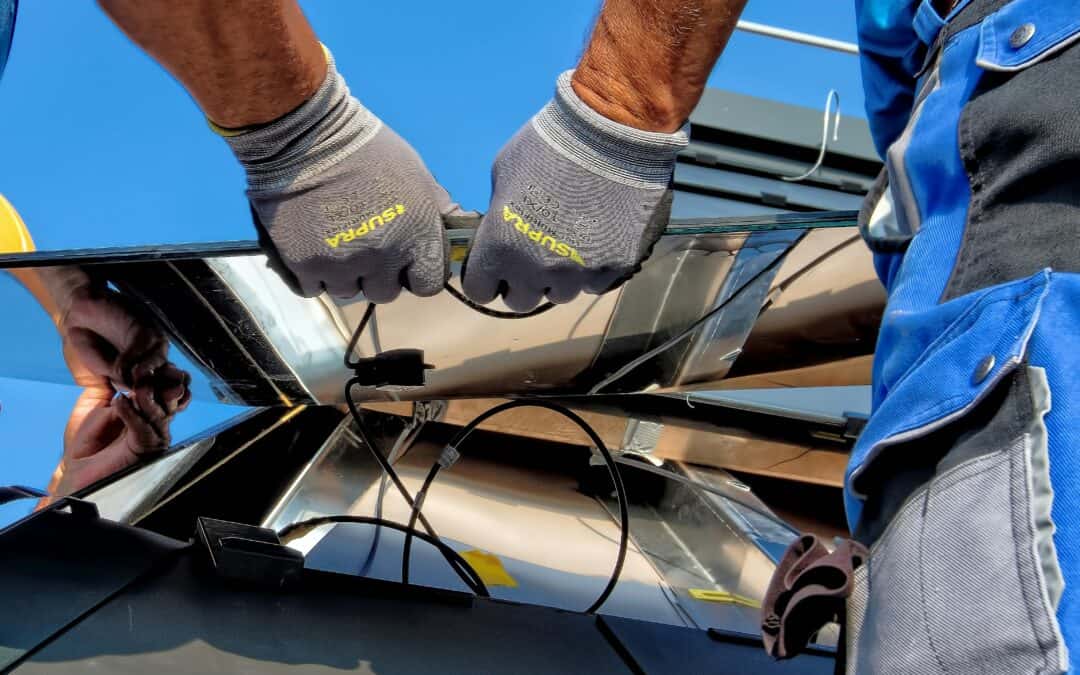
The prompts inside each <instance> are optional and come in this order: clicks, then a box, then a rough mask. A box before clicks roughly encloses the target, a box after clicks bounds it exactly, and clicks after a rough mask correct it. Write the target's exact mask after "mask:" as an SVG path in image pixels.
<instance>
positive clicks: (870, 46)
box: [855, 0, 922, 159]
mask: <svg viewBox="0 0 1080 675" xmlns="http://www.w3.org/2000/svg"><path fill="white" fill-rule="evenodd" d="M917 7H918V2H917V0H855V16H856V21H857V27H858V33H859V58H860V61H861V65H862V79H863V90H864V92H865V98H866V115H867V120H868V121H869V123H870V133H871V134H872V135H873V137H874V147H875V148H877V151H878V154H879V155H880V156H881V157H882V158H883V159H884V157H885V151H886V150H887V149H888V147H889V146H890V145H891V144H892V142H893V141H895V140H896V139H897V137H898V136H899V135H900V134H901V132H903V130H904V126H905V125H906V124H907V122H908V118H909V117H910V115H911V107H912V103H913V102H914V97H915V81H916V75H917V74H918V72H919V69H920V68H921V67H922V58H921V57H922V53H921V52H922V50H921V48H920V45H921V43H920V42H919V37H918V35H917V34H916V33H915V29H914V27H913V22H914V18H915V10H916V9H917Z"/></svg>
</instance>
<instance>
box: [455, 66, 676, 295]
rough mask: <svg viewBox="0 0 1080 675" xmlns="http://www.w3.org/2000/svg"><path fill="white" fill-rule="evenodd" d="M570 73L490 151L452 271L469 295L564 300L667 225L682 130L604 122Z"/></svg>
mask: <svg viewBox="0 0 1080 675" xmlns="http://www.w3.org/2000/svg"><path fill="white" fill-rule="evenodd" d="M571 74H572V73H571V72H566V73H563V74H562V76H561V77H560V78H559V82H558V87H557V89H556V93H555V99H554V100H553V101H551V103H549V104H548V105H547V106H546V107H545V108H544V109H543V110H541V111H540V112H539V113H538V114H537V115H536V116H535V117H533V119H532V120H531V121H530V122H529V123H528V124H526V125H525V126H524V127H523V128H522V129H521V130H520V131H518V133H517V135H515V136H514V138H513V139H511V140H510V142H509V143H508V144H507V145H506V147H504V148H503V149H502V151H501V152H500V153H499V156H498V157H497V158H496V160H495V167H494V169H493V170H492V183H493V195H492V200H491V208H490V209H489V210H488V212H487V214H486V215H485V216H484V219H483V221H482V222H481V224H480V229H479V231H478V232H477V234H476V238H475V240H474V241H473V244H472V249H471V250H470V252H469V257H468V260H467V261H466V266H465V271H464V278H463V279H462V285H463V287H464V289H465V293H466V294H468V296H469V297H470V298H471V299H472V300H474V301H476V302H479V303H488V302H491V301H492V300H493V299H495V297H496V296H497V295H498V294H500V293H502V294H503V297H504V300H505V302H506V304H507V305H508V306H509V307H510V308H511V309H513V310H515V311H519V312H523V311H527V310H529V309H531V308H532V307H535V306H536V305H537V304H539V303H540V302H541V300H542V299H543V298H544V296H545V295H546V296H547V298H548V299H549V300H551V301H552V302H555V303H565V302H570V301H571V300H573V299H574V298H575V297H576V296H577V295H578V294H579V293H580V292H582V291H585V292H586V293H595V294H599V293H604V292H605V291H608V290H610V289H612V288H614V287H615V286H617V285H618V284H619V283H621V282H622V281H625V280H626V279H627V278H629V277H630V276H631V275H632V274H634V272H636V271H637V270H638V269H640V267H641V262H642V260H644V259H645V258H646V257H647V256H648V255H649V254H650V253H651V252H652V247H653V245H654V244H655V243H656V240H657V239H658V238H659V237H660V234H661V233H662V232H663V231H664V228H665V227H666V226H667V221H668V217H669V215H670V213H671V191H670V187H669V186H670V183H671V175H672V172H673V171H674V168H675V156H676V155H677V154H678V152H679V151H680V150H681V149H683V148H684V147H686V145H687V142H688V137H687V133H686V131H685V129H684V130H681V131H678V132H676V133H673V134H666V133H654V132H648V131H641V130H639V129H634V128H631V127H628V126H625V125H622V124H619V123H617V122H613V121H612V120H609V119H607V118H606V117H604V116H602V115H600V114H599V113H597V112H596V111H594V110H592V109H591V108H589V107H588V106H587V105H585V103H584V102H583V101H582V100H581V99H580V98H578V96H577V94H576V93H574V90H573V88H572V87H571V84H570V78H571Z"/></svg>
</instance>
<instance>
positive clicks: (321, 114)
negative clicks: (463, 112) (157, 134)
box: [219, 54, 456, 302]
mask: <svg viewBox="0 0 1080 675" xmlns="http://www.w3.org/2000/svg"><path fill="white" fill-rule="evenodd" d="M327 56H328V58H327V62H328V63H327V72H326V80H325V81H324V82H323V84H322V86H321V87H320V88H319V90H318V91H317V92H316V93H315V95H314V96H312V98H311V99H309V100H308V101H307V102H305V103H304V104H303V105H301V106H300V107H299V108H297V109H296V110H294V111H292V112H291V113H289V114H287V115H285V116H284V117H282V118H280V119H279V120H277V121H275V122H272V123H271V124H269V125H267V126H264V127H259V128H257V129H254V130H251V131H246V132H240V133H235V132H229V131H227V130H219V131H220V132H221V133H222V135H224V136H225V140H226V141H227V142H228V144H229V146H230V147H231V148H232V150H233V152H234V153H235V154H236V156H237V158H238V159H239V160H240V163H241V164H242V165H243V167H244V169H245V171H246V172H247V179H248V193H247V194H248V197H249V199H250V201H251V206H252V213H253V216H254V218H255V221H256V227H257V229H258V230H259V239H260V242H261V243H262V244H263V248H264V249H265V250H266V251H267V254H268V255H269V257H270V260H271V266H272V267H274V268H275V271H277V272H278V274H280V275H281V276H282V278H283V279H285V281H286V283H288V284H289V285H290V286H291V287H292V288H293V290H294V291H296V292H297V293H300V294H301V295H304V296H306V297H312V296H315V295H318V294H319V293H321V292H322V291H323V290H326V291H327V292H328V293H330V294H331V295H333V296H336V297H340V298H351V297H353V296H354V295H356V294H357V293H358V292H360V291H363V293H364V295H365V297H366V298H367V299H368V300H371V301H372V302H390V301H391V300H393V299H394V298H396V297H397V296H398V294H399V293H400V292H401V289H402V287H403V286H404V287H405V288H406V289H408V290H410V291H412V292H413V293H415V294H417V295H423V296H427V295H435V294H436V293H438V292H439V291H440V290H442V287H443V285H444V284H445V283H446V280H447V279H448V278H449V276H450V267H449V242H448V240H447V237H446V233H445V229H444V227H443V223H442V216H443V215H444V214H446V213H449V212H450V211H452V210H453V209H454V208H456V205H453V204H452V203H451V201H450V196H449V195H448V194H447V192H446V190H444V189H443V188H442V187H440V186H439V184H438V183H436V182H435V179H434V178H433V177H432V176H431V174H430V173H429V172H428V170H427V169H426V168H425V167H424V163H423V162H422V161H421V160H420V157H419V156H418V155H417V154H416V152H415V151H414V150H413V149H412V148H411V147H410V146H409V144H408V143H406V142H405V141H404V140H402V139H401V138H400V137H399V136H398V135H397V134H395V133H394V132H393V130H391V129H390V127H388V126H386V125H385V124H383V123H382V121H381V120H379V118H377V117H375V115H373V114H372V113H371V112H370V111H368V110H367V109H366V108H364V107H363V106H362V105H360V103H359V101H357V100H356V99H355V98H353V97H352V96H351V95H350V94H349V89H348V87H347V86H346V84H345V80H344V79H342V77H341V75H340V74H338V72H337V70H336V68H335V67H334V61H333V59H332V58H329V54H328V55H327Z"/></svg>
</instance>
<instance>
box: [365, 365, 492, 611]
mask: <svg viewBox="0 0 1080 675" xmlns="http://www.w3.org/2000/svg"><path fill="white" fill-rule="evenodd" d="M345 358H346V359H348V355H346V357H345ZM357 384H359V383H358V382H357V380H356V378H353V379H351V380H349V381H348V382H347V383H346V384H345V404H346V405H347V406H348V408H349V413H350V414H352V417H353V420H354V421H355V422H356V424H354V425H353V431H354V432H355V433H356V435H357V436H358V437H359V438H360V441H361V442H362V443H363V444H364V445H366V446H367V447H368V449H369V450H370V451H371V456H372V457H374V458H375V461H376V462H377V463H378V464H379V467H380V468H382V470H383V473H385V474H386V476H387V477H388V478H389V479H390V482H392V483H393V484H394V486H395V487H396V488H397V489H398V492H399V493H401V497H402V498H403V499H404V500H405V503H406V504H408V505H409V508H412V507H413V504H414V503H415V502H414V500H413V496H412V495H411V494H410V493H409V490H408V489H407V488H406V487H405V483H404V482H403V481H402V480H401V477H400V476H398V474H397V471H395V470H394V467H393V466H391V465H390V462H389V461H387V459H386V458H385V457H383V456H382V453H380V452H379V451H378V449H377V448H376V447H375V444H374V443H372V442H371V439H370V438H368V436H367V433H366V432H364V429H363V425H362V424H361V423H360V411H359V409H358V408H357V407H356V402H355V401H353V398H352V389H353V387H354V386H355V385H357ZM420 523H421V525H423V527H424V529H425V530H426V531H427V532H428V534H430V535H431V536H432V537H435V538H436V539H438V536H439V535H438V534H436V532H435V528H433V527H432V526H431V523H429V522H428V520H427V518H424V517H423V516H422V515H421V517H420ZM415 524H416V523H415V521H414V522H413V525H410V527H413V526H415ZM408 536H409V535H408V534H407V533H406V537H408ZM406 541H408V538H406ZM447 562H449V563H450V566H451V567H453V568H454V570H455V571H456V572H457V573H458V576H459V577H461V580H462V581H464V582H465V584H466V585H468V586H469V588H471V589H472V590H473V591H474V592H476V593H478V594H479V591H478V590H477V588H475V587H473V586H472V585H471V583H470V581H467V580H466V576H468V573H467V572H466V571H465V568H462V567H460V566H459V564H458V563H457V561H453V560H450V559H447Z"/></svg>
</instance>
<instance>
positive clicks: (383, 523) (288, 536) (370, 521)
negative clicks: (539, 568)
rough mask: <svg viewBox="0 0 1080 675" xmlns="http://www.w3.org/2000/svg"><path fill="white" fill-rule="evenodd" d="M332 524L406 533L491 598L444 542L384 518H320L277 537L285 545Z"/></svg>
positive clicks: (283, 530) (476, 575) (300, 523)
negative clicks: (346, 524) (460, 572)
mask: <svg viewBox="0 0 1080 675" xmlns="http://www.w3.org/2000/svg"><path fill="white" fill-rule="evenodd" d="M332 523H358V524H361V525H375V526H377V527H385V528H388V529H391V530H397V531H398V532H403V533H405V535H406V536H409V537H416V538H418V539H420V540H422V541H425V542H427V543H429V544H431V545H432V546H434V547H435V548H436V549H438V550H439V552H440V553H442V554H443V557H444V558H446V559H447V561H448V562H449V561H451V560H452V561H453V562H452V563H451V567H454V570H455V571H457V570H458V569H462V570H466V571H467V574H468V576H469V577H471V579H470V581H469V582H466V584H465V585H466V586H468V587H469V589H470V590H472V591H473V592H475V593H476V595H478V596H480V597H482V598H490V597H491V593H489V592H488V589H487V586H485V585H484V580H483V579H482V578H481V577H480V574H479V573H478V572H477V571H476V570H475V569H473V567H472V565H470V564H469V563H468V561H467V560H465V559H464V558H462V557H461V554H459V553H458V552H457V551H455V550H454V549H452V548H450V547H449V546H447V545H446V544H444V543H443V542H442V540H441V539H439V538H438V537H436V536H433V535H429V534H426V533H424V532H419V531H417V530H416V528H414V527H412V526H410V527H406V526H404V525H401V524H399V523H395V522H393V521H390V520H384V519H382V518H371V517H368V516H320V517H318V518H308V519H307V520H301V521H298V522H295V523H290V524H289V525H286V526H285V527H283V528H281V529H280V530H278V533H277V535H278V537H279V538H280V539H281V543H283V544H285V543H288V542H289V541H292V540H293V539H296V538H297V537H300V536H303V535H305V534H307V533H308V532H310V531H312V530H314V529H315V528H316V527H319V526H322V525H330V524H332ZM463 581H464V580H463ZM470 582H471V583H470Z"/></svg>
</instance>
